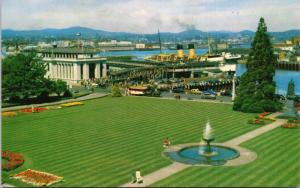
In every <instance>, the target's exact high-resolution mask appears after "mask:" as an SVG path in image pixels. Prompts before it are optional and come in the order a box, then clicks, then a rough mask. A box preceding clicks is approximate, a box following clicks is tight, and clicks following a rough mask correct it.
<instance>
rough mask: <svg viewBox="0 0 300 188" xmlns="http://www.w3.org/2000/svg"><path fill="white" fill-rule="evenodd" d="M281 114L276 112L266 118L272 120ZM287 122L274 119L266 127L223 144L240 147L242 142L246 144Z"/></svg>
mask: <svg viewBox="0 0 300 188" xmlns="http://www.w3.org/2000/svg"><path fill="white" fill-rule="evenodd" d="M280 114H281V113H279V112H277V113H274V114H271V115H270V116H268V117H271V118H274V117H276V116H278V115H280ZM286 122H287V120H286V119H276V121H274V122H273V123H271V124H269V125H266V126H263V127H261V128H258V129H255V130H253V131H251V132H248V133H246V134H243V135H241V136H239V137H237V138H234V139H231V140H229V141H227V142H225V143H224V144H227V145H235V146H237V145H240V144H241V143H243V142H246V141H248V140H250V139H252V138H254V137H257V136H259V135H261V134H264V133H265V132H268V131H270V130H272V129H275V128H276V127H279V126H280V125H282V124H284V123H286Z"/></svg>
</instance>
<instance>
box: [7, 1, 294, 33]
mask: <svg viewBox="0 0 300 188" xmlns="http://www.w3.org/2000/svg"><path fill="white" fill-rule="evenodd" d="M1 6H2V11H1V14H2V15H1V25H2V28H4V29H8V28H9V29H16V30H30V29H44V28H67V27H72V26H82V27H89V28H93V29H101V30H106V31H115V32H134V33H144V34H146V33H155V32H157V29H158V28H159V30H160V31H162V32H180V31H184V30H187V29H199V30H202V31H241V30H252V31H254V30H256V28H257V24H258V21H259V18H260V17H264V18H265V21H266V23H267V26H268V30H269V31H286V30H290V29H300V0H2V5H1Z"/></svg>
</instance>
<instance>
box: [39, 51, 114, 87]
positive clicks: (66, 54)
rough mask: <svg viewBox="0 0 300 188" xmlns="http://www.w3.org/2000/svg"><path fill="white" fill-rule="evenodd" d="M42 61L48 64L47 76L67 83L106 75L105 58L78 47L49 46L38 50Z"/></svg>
mask: <svg viewBox="0 0 300 188" xmlns="http://www.w3.org/2000/svg"><path fill="white" fill-rule="evenodd" d="M40 55H41V56H42V58H43V62H46V63H47V64H48V72H47V74H46V75H47V76H48V77H49V78H52V79H61V80H64V81H66V82H67V83H68V84H79V83H80V81H81V80H93V79H95V78H101V77H107V71H108V70H107V69H108V67H107V64H106V58H101V57H97V56H95V52H93V51H90V50H89V51H88V50H85V49H80V48H51V49H45V50H43V51H40Z"/></svg>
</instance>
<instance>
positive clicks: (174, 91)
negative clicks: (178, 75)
mask: <svg viewBox="0 0 300 188" xmlns="http://www.w3.org/2000/svg"><path fill="white" fill-rule="evenodd" d="M172 92H173V93H184V89H183V88H182V87H175V88H173V90H172Z"/></svg>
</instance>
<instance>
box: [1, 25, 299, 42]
mask: <svg viewBox="0 0 300 188" xmlns="http://www.w3.org/2000/svg"><path fill="white" fill-rule="evenodd" d="M76 33H81V37H82V38H96V39H116V40H131V41H136V40H140V39H143V40H145V39H146V40H148V41H157V38H158V37H157V34H156V33H154V34H136V33H126V32H110V31H104V30H99V29H91V28H87V27H79V26H76V27H70V28H64V29H52V28H48V29H42V30H12V29H4V30H2V38H3V39H6V38H15V37H23V38H30V39H33V38H34V39H45V38H48V39H50V38H53V39H56V40H57V39H66V38H69V39H74V38H75V37H76ZM160 35H161V39H162V41H182V40H192V39H196V40H198V39H206V38H207V37H208V36H209V37H213V38H215V39H220V38H230V37H234V36H249V37H253V36H254V35H255V32H253V31H249V30H243V31H240V32H230V31H209V32H204V31H201V30H197V29H191V30H186V31H182V32H179V33H171V32H162V33H160ZM270 35H271V36H274V37H276V39H277V40H285V39H289V38H291V37H293V36H296V35H300V30H289V31H284V32H270Z"/></svg>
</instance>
